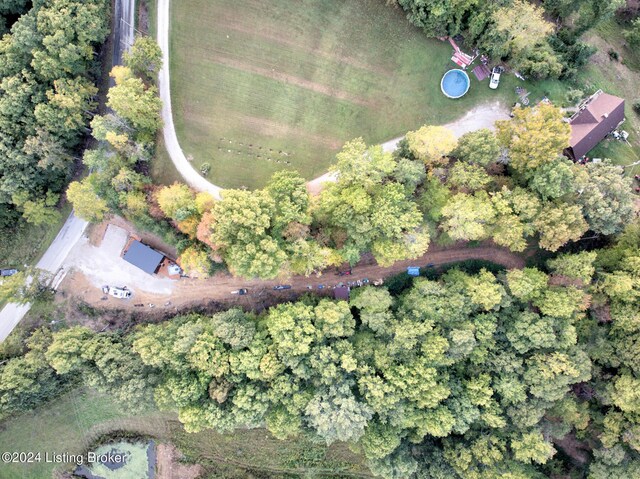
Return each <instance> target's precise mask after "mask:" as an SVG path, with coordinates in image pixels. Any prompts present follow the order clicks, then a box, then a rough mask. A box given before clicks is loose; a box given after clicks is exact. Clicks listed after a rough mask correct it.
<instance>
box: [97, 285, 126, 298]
mask: <svg viewBox="0 0 640 479" xmlns="http://www.w3.org/2000/svg"><path fill="white" fill-rule="evenodd" d="M102 292H103V293H104V294H110V295H111V296H113V297H114V298H118V299H128V298H130V297H131V291H129V290H128V289H127V287H126V286H123V287H122V288H118V287H116V286H103V287H102Z"/></svg>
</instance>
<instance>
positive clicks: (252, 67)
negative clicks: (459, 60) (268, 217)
mask: <svg viewBox="0 0 640 479" xmlns="http://www.w3.org/2000/svg"><path fill="white" fill-rule="evenodd" d="M171 8H172V11H171V32H170V42H171V93H172V103H173V111H174V117H175V123H176V128H177V132H178V138H179V140H180V144H181V146H182V149H183V150H184V152H185V154H186V155H187V157H188V158H192V161H193V164H194V166H195V167H196V169H200V166H201V165H202V164H203V163H205V162H208V163H210V165H211V172H210V173H209V175H208V179H209V180H210V181H212V182H213V183H215V184H218V185H220V186H223V187H228V188H231V187H234V188H235V187H243V186H245V187H247V188H256V187H260V186H262V185H264V184H265V182H266V180H267V179H268V177H269V176H270V175H271V174H272V173H273V172H275V171H277V170H280V169H283V168H291V169H296V170H298V171H299V172H300V173H301V174H302V175H303V176H305V177H306V178H308V179H311V178H314V177H316V176H318V175H320V174H322V173H324V172H325V171H326V169H327V167H328V166H329V165H330V164H331V163H332V161H333V160H334V157H335V153H336V152H337V151H338V150H339V149H340V147H341V146H342V144H343V143H344V142H345V141H347V140H350V139H352V138H355V137H358V136H362V137H364V139H365V140H366V141H367V142H368V143H372V144H375V143H379V142H383V141H386V140H389V139H391V138H394V137H397V136H399V135H402V134H404V133H406V131H408V130H411V129H415V128H418V127H420V126H421V125H422V124H425V123H430V124H442V123H446V122H449V121H452V120H454V119H456V118H458V117H460V116H462V115H463V114H464V113H465V112H466V111H467V110H468V109H470V108H472V107H473V106H475V105H476V104H478V103H480V102H483V101H490V100H495V99H498V98H503V97H504V96H505V94H506V93H507V92H506V90H503V91H499V92H494V91H491V90H489V88H488V87H487V81H486V80H485V81H484V82H483V83H482V84H481V83H479V82H478V81H477V80H476V79H475V78H474V77H472V85H471V90H470V92H469V93H468V94H467V95H466V96H465V97H464V98H462V99H460V100H450V99H447V98H446V97H444V95H442V93H441V92H440V79H441V77H442V75H443V73H444V72H445V71H447V70H448V69H450V68H453V67H454V66H455V65H454V64H453V63H452V62H451V61H450V57H451V54H452V48H451V46H450V45H449V43H447V42H441V41H438V40H434V39H429V38H427V37H426V36H425V35H424V33H422V32H421V31H420V30H418V29H417V28H414V27H412V26H411V25H410V24H409V22H408V21H407V20H406V18H405V17H404V14H403V13H402V11H401V10H399V9H394V8H391V7H388V6H386V5H385V3H384V2H383V1H381V0H323V1H321V2H320V1H313V0H297V1H295V2H291V1H289V0H271V1H270V2H262V1H258V0H242V1H232V0H180V1H174V2H172V4H171Z"/></svg>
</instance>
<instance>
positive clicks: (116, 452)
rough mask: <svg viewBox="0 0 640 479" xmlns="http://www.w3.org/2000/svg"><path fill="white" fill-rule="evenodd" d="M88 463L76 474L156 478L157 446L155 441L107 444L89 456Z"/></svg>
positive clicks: (112, 478) (91, 478)
mask: <svg viewBox="0 0 640 479" xmlns="http://www.w3.org/2000/svg"><path fill="white" fill-rule="evenodd" d="M88 460H89V463H88V464H84V465H82V466H78V468H77V469H76V470H75V471H74V474H75V475H76V476H78V477H83V478H85V479H131V478H136V479H154V478H155V472H156V471H155V469H156V447H155V443H154V442H153V441H149V442H127V441H121V442H117V443H110V444H105V445H103V446H100V447H98V448H97V449H95V450H93V451H90V452H89V453H88Z"/></svg>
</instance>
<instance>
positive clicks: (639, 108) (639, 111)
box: [633, 98, 640, 115]
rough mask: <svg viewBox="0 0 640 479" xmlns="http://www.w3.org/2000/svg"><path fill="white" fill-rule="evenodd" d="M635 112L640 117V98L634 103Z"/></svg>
mask: <svg viewBox="0 0 640 479" xmlns="http://www.w3.org/2000/svg"><path fill="white" fill-rule="evenodd" d="M633 111H635V112H636V113H637V114H638V115H640V98H639V99H637V100H636V101H634V102H633Z"/></svg>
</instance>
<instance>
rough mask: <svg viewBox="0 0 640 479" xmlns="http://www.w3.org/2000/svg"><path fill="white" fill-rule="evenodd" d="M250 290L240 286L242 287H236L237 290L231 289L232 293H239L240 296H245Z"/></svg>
mask: <svg viewBox="0 0 640 479" xmlns="http://www.w3.org/2000/svg"><path fill="white" fill-rule="evenodd" d="M248 292H249V290H248V289H246V288H240V289H236V290H235V291H231V294H237V295H238V296H244V295H245V294H247V293H248Z"/></svg>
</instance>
